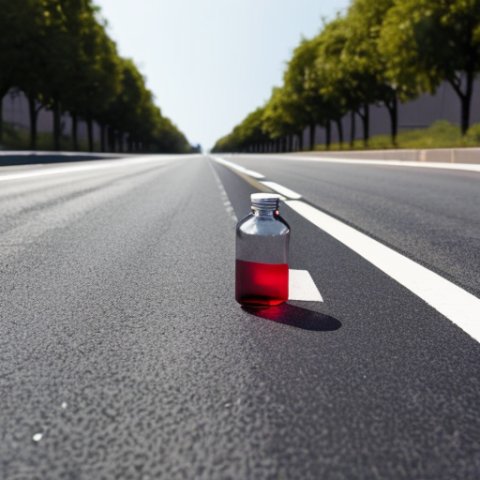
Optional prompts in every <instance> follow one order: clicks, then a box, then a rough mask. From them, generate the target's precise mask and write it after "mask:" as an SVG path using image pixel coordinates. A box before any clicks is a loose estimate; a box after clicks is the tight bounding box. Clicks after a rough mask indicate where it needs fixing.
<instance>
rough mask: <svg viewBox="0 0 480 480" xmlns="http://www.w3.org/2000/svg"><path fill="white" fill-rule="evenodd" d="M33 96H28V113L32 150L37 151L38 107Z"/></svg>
mask: <svg viewBox="0 0 480 480" xmlns="http://www.w3.org/2000/svg"><path fill="white" fill-rule="evenodd" d="M36 103H37V102H36V100H35V97H34V96H33V95H28V111H29V114H30V148H31V149H32V150H36V149H37V115H38V110H37V105H36Z"/></svg>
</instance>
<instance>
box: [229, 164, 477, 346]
mask: <svg viewBox="0 0 480 480" xmlns="http://www.w3.org/2000/svg"><path fill="white" fill-rule="evenodd" d="M277 158H287V157H277ZM294 158H297V159H308V160H312V159H311V158H307V157H294ZM313 160H314V161H332V162H339V163H364V164H377V165H400V166H412V167H422V168H423V167H426V168H446V169H455V166H458V165H460V166H461V167H465V170H472V171H480V165H469V164H451V165H450V164H431V163H429V164H423V163H420V164H419V163H418V162H396V161H377V160H337V159H321V160H320V159H313ZM228 163H229V164H232V162H228ZM232 165H235V164H232ZM232 165H229V166H231V168H234V167H233V166H232ZM470 167H473V168H470ZM462 169H463V168H462ZM237 170H238V169H237ZM261 183H262V184H263V185H265V186H267V187H269V188H271V189H272V190H275V191H277V192H278V193H281V194H282V195H284V196H285V197H288V198H289V200H288V199H287V200H286V201H285V203H286V204H287V205H288V206H289V207H290V208H292V210H294V211H295V212H297V213H298V214H299V215H301V216H302V217H304V218H305V219H306V220H308V221H309V222H311V223H313V224H314V225H315V226H317V227H318V228H320V229H321V230H323V231H324V232H326V233H328V234H329V235H330V236H332V237H333V238H335V239H336V240H338V241H339V242H341V243H343V244H344V245H345V246H347V247H348V248H350V249H351V250H353V251H354V252H356V253H357V254H358V255H360V256H362V257H363V258H365V259H366V260H367V261H369V262H370V263H371V264H373V265H375V266H376V267H377V268H378V269H380V270H381V271H383V272H384V273H386V274H387V275H388V276H390V277H391V278H393V279H394V280H396V281H397V282H398V283H400V284H401V285H403V286H404V287H405V288H407V289H408V290H410V291H411V292H412V293H414V294H415V295H417V296H418V297H420V298H421V299H422V300H423V301H425V302H426V303H427V304H428V305H430V306H431V307H433V308H434V309H435V310H437V311H438V312H440V313H441V314H442V315H444V316H445V317H447V318H448V319H449V320H451V321H452V322H453V323H455V324H456V325H457V326H459V327H460V328H461V329H462V330H463V331H465V332H466V333H467V334H469V335H470V336H471V337H472V338H474V339H475V340H477V341H478V342H480V299H479V298H477V297H475V296H474V295H472V294H471V293H469V292H467V291H466V290H464V289H463V288H461V287H459V286H458V285H455V284H454V283H452V282H450V281H449V280H446V279H445V278H443V277H441V276H440V275H438V274H437V273H435V272H432V271H431V270H429V269H428V268H426V267H424V266H422V265H420V264H418V263H416V262H414V261H413V260H411V259H409V258H408V257H405V256H404V255H402V254H400V253H398V252H396V251H395V250H393V249H391V248H389V247H387V246H386V245H383V244H382V243H380V242H379V241H377V240H374V239H373V238H371V237H369V236H368V235H365V234H364V233H361V232H360V231H358V230H356V229H355V228H353V227H350V226H349V225H346V224H345V223H343V222H341V221H340V220H337V219H336V218H333V217H331V216H330V215H328V214H326V213H324V212H322V211H321V210H318V209H317V208H315V207H312V206H311V205H308V204H307V203H305V202H302V201H300V200H298V199H299V198H301V196H300V194H298V193H296V192H294V191H292V190H290V189H288V188H286V187H284V186H283V185H279V184H276V183H275V182H269V181H263V182H261Z"/></svg>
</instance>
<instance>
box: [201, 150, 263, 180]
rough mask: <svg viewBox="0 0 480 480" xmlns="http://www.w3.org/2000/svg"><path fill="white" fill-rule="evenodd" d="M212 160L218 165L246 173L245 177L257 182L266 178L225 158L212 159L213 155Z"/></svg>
mask: <svg viewBox="0 0 480 480" xmlns="http://www.w3.org/2000/svg"><path fill="white" fill-rule="evenodd" d="M210 158H212V159H213V160H215V161H216V162H218V163H221V164H222V165H225V166H226V167H230V168H233V169H234V170H237V172H241V173H244V174H245V175H248V176H250V177H253V178H256V179H257V180H260V179H261V178H265V175H262V174H261V173H258V172H255V171H254V170H249V169H248V168H245V167H242V166H240V165H237V164H236V163H233V162H229V161H227V160H224V159H223V158H220V157H212V156H211V155H210Z"/></svg>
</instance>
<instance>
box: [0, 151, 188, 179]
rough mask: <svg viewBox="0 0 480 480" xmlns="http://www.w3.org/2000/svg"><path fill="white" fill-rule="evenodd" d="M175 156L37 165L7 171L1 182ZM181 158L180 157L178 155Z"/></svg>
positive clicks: (142, 162) (166, 158)
mask: <svg viewBox="0 0 480 480" xmlns="http://www.w3.org/2000/svg"><path fill="white" fill-rule="evenodd" d="M172 158H174V157H172V156H165V157H162V156H151V157H135V158H129V159H125V160H124V159H122V160H108V161H107V162H103V161H101V160H100V161H98V163H96V162H97V161H92V160H88V165H84V164H83V165H68V166H64V167H53V168H45V165H44V164H42V167H36V168H35V170H29V171H22V172H17V173H5V174H3V175H1V174H0V182H6V181H10V180H23V179H26V178H33V177H43V176H46V175H59V174H65V173H67V174H68V173H78V172H89V171H94V170H106V169H109V168H118V167H127V166H131V165H142V164H145V163H153V162H158V161H159V160H170V159H172ZM178 158H179V157H178Z"/></svg>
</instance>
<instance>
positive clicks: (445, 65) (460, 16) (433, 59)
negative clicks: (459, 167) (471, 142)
mask: <svg viewBox="0 0 480 480" xmlns="http://www.w3.org/2000/svg"><path fill="white" fill-rule="evenodd" d="M380 50H381V52H382V53H383V54H384V55H385V56H386V57H387V58H389V65H388V72H389V75H390V77H391V78H393V79H395V81H396V82H397V83H398V84H400V85H401V84H404V83H408V80H409V79H414V80H415V83H416V89H417V91H418V92H423V91H430V92H434V91H435V89H436V88H437V87H438V85H439V84H440V83H441V82H442V81H443V80H444V79H446V80H447V81H448V82H449V83H450V85H451V86H452V88H453V90H454V91H455V93H456V94H457V96H458V98H459V101H460V107H461V131H462V134H465V133H466V132H467V130H468V127H469V125H470V108H471V100H472V94H473V84H474V79H475V75H476V74H477V73H478V71H479V70H480V0H402V2H396V3H395V6H394V7H393V8H391V9H390V10H389V11H388V13H387V15H386V18H385V21H384V24H383V26H382V30H381V34H380Z"/></svg>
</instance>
